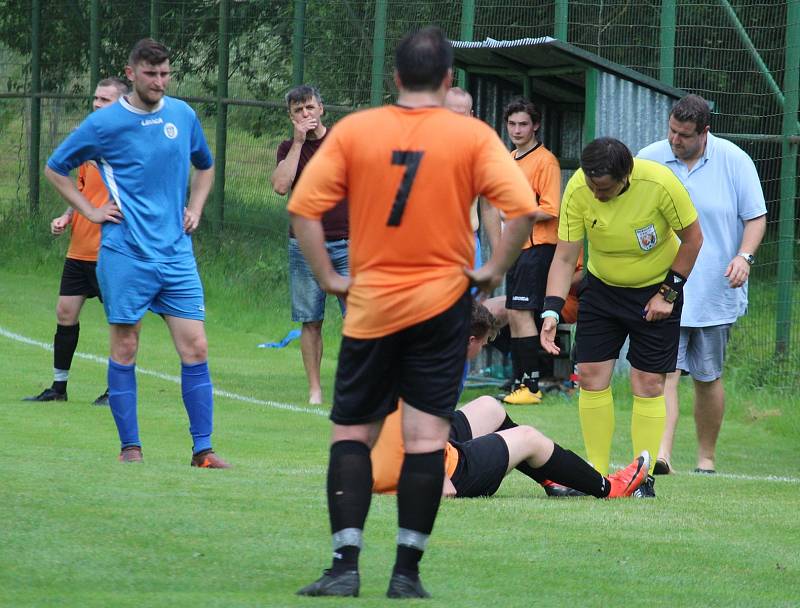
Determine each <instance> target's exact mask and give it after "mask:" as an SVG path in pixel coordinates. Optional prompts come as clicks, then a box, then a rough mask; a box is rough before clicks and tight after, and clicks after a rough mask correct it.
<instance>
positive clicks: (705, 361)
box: [677, 323, 731, 382]
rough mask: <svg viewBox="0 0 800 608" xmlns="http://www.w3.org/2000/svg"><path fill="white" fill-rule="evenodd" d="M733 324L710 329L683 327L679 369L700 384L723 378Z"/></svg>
mask: <svg viewBox="0 0 800 608" xmlns="http://www.w3.org/2000/svg"><path fill="white" fill-rule="evenodd" d="M730 333H731V324H730V323H728V324H726V325H712V326H710V327H681V340H680V344H679V345H678V364H677V368H678V369H681V370H684V371H687V372H689V374H691V376H692V378H694V379H695V380H699V381H700V382H713V381H714V380H716V379H717V378H720V377H721V376H722V366H723V364H724V363H725V347H726V346H727V345H728V338H729V337H730Z"/></svg>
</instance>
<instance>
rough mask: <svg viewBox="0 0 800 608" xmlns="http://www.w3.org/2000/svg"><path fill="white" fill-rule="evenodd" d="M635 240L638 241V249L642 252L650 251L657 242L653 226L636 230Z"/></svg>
mask: <svg viewBox="0 0 800 608" xmlns="http://www.w3.org/2000/svg"><path fill="white" fill-rule="evenodd" d="M636 239H637V240H638V241H639V247H640V248H641V249H642V251H650V250H651V249H652V248H653V247H655V246H656V243H657V242H658V236H657V235H656V227H655V226H654V225H653V224H650V225H649V226H645V227H644V228H637V229H636Z"/></svg>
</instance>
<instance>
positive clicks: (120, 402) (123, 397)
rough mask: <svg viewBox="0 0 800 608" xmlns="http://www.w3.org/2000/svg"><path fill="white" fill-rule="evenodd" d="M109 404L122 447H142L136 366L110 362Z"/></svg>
mask: <svg viewBox="0 0 800 608" xmlns="http://www.w3.org/2000/svg"><path fill="white" fill-rule="evenodd" d="M108 403H109V405H110V406H111V413H112V414H113V415H114V422H116V424H117V432H118V433H119V442H120V443H121V444H122V447H123V448H125V447H128V446H129V445H138V446H141V445H142V442H141V441H139V420H138V418H137V417H136V364H135V363H134V364H133V365H120V364H119V363H117V362H116V361H113V360H111V359H109V360H108Z"/></svg>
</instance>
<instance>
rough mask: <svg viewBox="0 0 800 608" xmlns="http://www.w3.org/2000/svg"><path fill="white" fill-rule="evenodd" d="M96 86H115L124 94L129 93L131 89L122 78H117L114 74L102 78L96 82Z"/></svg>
mask: <svg viewBox="0 0 800 608" xmlns="http://www.w3.org/2000/svg"><path fill="white" fill-rule="evenodd" d="M97 86H98V87H116V89H117V91H119V94H120V95H125V93H129V92H130V90H131V89H130V87H129V86H128V83H127V82H125V81H124V80H122V78H117V77H116V76H111V77H110V78H103V80H101V81H100V82H98V83H97Z"/></svg>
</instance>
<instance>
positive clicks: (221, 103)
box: [212, 0, 230, 229]
mask: <svg viewBox="0 0 800 608" xmlns="http://www.w3.org/2000/svg"><path fill="white" fill-rule="evenodd" d="M229 16H230V5H229V0H220V2H219V48H218V49H217V52H218V58H219V61H218V66H217V133H216V139H215V143H216V150H215V152H216V155H215V156H216V158H215V159H214V203H215V205H214V206H215V209H214V217H213V220H212V222H213V224H214V227H215V228H216V229H220V228H222V225H223V222H224V221H225V156H226V151H227V143H228V140H227V136H228V104H227V97H228V59H229V48H228V46H229V40H228V38H229V31H228V18H229Z"/></svg>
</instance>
